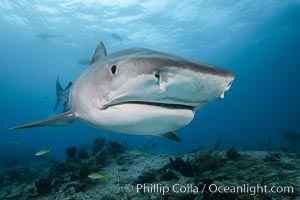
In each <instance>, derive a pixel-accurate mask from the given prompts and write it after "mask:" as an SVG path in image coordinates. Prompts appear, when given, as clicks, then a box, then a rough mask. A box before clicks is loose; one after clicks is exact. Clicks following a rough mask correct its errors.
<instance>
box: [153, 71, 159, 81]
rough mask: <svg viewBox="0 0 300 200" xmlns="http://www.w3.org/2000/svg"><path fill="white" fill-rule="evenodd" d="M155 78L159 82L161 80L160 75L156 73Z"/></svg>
mask: <svg viewBox="0 0 300 200" xmlns="http://www.w3.org/2000/svg"><path fill="white" fill-rule="evenodd" d="M154 76H155V78H156V79H157V80H159V79H160V75H159V73H157V72H156V73H155V75H154Z"/></svg>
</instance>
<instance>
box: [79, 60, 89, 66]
mask: <svg viewBox="0 0 300 200" xmlns="http://www.w3.org/2000/svg"><path fill="white" fill-rule="evenodd" d="M90 63H91V59H82V60H79V61H78V64H80V65H85V66H88V65H90Z"/></svg>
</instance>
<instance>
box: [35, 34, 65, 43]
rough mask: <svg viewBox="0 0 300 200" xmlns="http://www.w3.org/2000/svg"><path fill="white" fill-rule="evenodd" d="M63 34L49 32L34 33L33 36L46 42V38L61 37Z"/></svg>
mask: <svg viewBox="0 0 300 200" xmlns="http://www.w3.org/2000/svg"><path fill="white" fill-rule="evenodd" d="M62 36H63V35H62V34H61V35H54V34H49V33H42V34H36V35H35V37H37V38H40V39H42V40H43V41H44V42H47V40H48V39H51V38H58V37H62Z"/></svg>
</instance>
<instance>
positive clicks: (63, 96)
mask: <svg viewBox="0 0 300 200" xmlns="http://www.w3.org/2000/svg"><path fill="white" fill-rule="evenodd" d="M71 86H72V82H69V84H68V86H67V87H66V88H65V89H63V88H62V86H61V84H60V82H59V76H58V77H57V79H56V103H55V106H54V109H53V110H54V111H55V110H56V109H57V108H58V105H59V103H60V101H61V100H64V101H65V103H64V112H65V111H68V110H69V105H68V100H69V92H70V88H71Z"/></svg>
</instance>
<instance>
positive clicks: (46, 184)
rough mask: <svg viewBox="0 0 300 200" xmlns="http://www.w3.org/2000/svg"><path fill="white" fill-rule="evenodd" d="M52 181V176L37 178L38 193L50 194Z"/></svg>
mask: <svg viewBox="0 0 300 200" xmlns="http://www.w3.org/2000/svg"><path fill="white" fill-rule="evenodd" d="M52 182H53V179H51V178H45V179H39V180H37V181H36V182H35V187H36V190H37V192H38V194H41V195H44V194H48V193H49V192H50V191H51V189H52Z"/></svg>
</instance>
